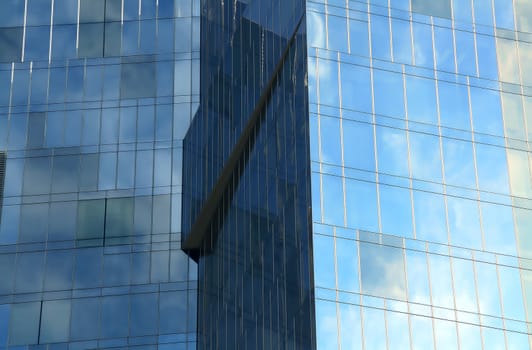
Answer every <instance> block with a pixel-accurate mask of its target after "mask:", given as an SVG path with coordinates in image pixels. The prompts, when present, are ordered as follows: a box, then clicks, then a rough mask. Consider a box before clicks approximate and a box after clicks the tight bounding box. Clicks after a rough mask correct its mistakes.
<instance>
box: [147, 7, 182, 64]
mask: <svg viewBox="0 0 532 350" xmlns="http://www.w3.org/2000/svg"><path fill="white" fill-rule="evenodd" d="M144 2H145V1H143V2H142V3H144ZM139 35H140V41H139V42H140V53H142V54H152V53H155V49H156V47H157V40H156V39H157V23H156V21H155V20H153V19H150V20H143V21H141V22H140V28H139ZM176 37H177V35H176Z"/></svg>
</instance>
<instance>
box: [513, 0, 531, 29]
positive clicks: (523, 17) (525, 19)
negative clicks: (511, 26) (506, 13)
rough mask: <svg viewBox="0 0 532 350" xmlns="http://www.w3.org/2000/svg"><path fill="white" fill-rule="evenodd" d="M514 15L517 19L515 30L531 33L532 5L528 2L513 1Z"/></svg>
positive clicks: (522, 0) (523, 0)
mask: <svg viewBox="0 0 532 350" xmlns="http://www.w3.org/2000/svg"><path fill="white" fill-rule="evenodd" d="M514 4H515V5H514V6H515V14H516V19H517V30H518V31H521V32H527V33H531V32H532V22H530V18H532V4H531V3H530V1H528V0H515V1H514Z"/></svg>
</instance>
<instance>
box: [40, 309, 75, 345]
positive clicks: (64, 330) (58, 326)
mask: <svg viewBox="0 0 532 350" xmlns="http://www.w3.org/2000/svg"><path fill="white" fill-rule="evenodd" d="M69 324H70V300H53V301H45V302H43V305H42V318H41V332H40V339H39V342H40V343H59V342H64V341H67V340H68V333H69Z"/></svg>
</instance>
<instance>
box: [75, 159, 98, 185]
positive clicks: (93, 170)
mask: <svg viewBox="0 0 532 350" xmlns="http://www.w3.org/2000/svg"><path fill="white" fill-rule="evenodd" d="M98 158H99V157H98V154H84V155H82V156H81V164H80V179H79V189H80V191H94V190H96V188H97V186H98Z"/></svg>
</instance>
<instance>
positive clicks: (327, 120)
mask: <svg viewBox="0 0 532 350" xmlns="http://www.w3.org/2000/svg"><path fill="white" fill-rule="evenodd" d="M319 121H320V138H321V142H320V145H321V161H322V162H325V163H328V164H335V165H342V145H341V144H340V141H341V130H340V119H339V118H331V117H325V116H321V117H320V119H319Z"/></svg>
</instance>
